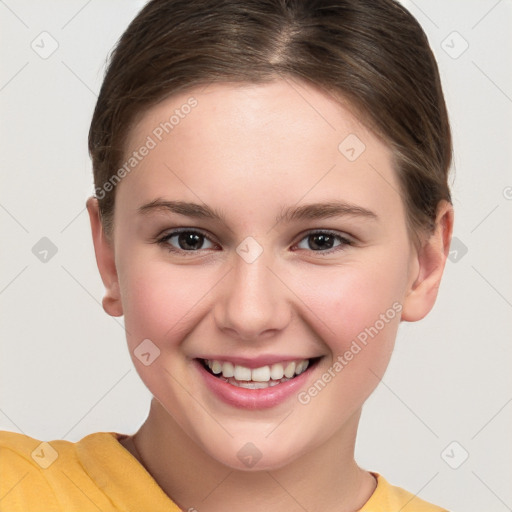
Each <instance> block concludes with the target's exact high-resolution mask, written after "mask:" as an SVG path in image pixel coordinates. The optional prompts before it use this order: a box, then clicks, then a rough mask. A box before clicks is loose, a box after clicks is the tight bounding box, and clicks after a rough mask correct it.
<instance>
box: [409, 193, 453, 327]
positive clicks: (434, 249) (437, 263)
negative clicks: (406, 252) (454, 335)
mask: <svg viewBox="0 0 512 512" xmlns="http://www.w3.org/2000/svg"><path fill="white" fill-rule="evenodd" d="M452 232H453V207H452V205H451V204H450V203H449V202H448V201H441V202H440V203H439V205H438V208H437V216H436V227H435V231H434V233H432V235H431V236H430V237H429V238H428V239H427V240H425V242H424V243H423V245H422V246H421V248H420V249H418V252H417V254H416V261H415V265H414V267H415V271H417V272H416V275H415V276H414V278H413V279H412V280H411V281H412V282H411V284H410V286H409V289H408V291H407V295H406V297H405V299H404V301H403V310H402V320H404V321H406V322H416V321H418V320H421V319H422V318H423V317H425V316H426V315H427V314H428V313H429V312H430V310H431V309H432V308H433V307H434V303H435V301H436V298H437V292H438V290H439V286H440V284H441V278H442V276H443V271H444V267H445V264H446V259H447V257H448V253H449V250H450V243H451V239H452Z"/></svg>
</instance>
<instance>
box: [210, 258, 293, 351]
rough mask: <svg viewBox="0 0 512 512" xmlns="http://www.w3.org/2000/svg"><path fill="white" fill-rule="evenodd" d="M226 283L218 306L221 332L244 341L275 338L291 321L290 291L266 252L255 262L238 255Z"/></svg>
mask: <svg viewBox="0 0 512 512" xmlns="http://www.w3.org/2000/svg"><path fill="white" fill-rule="evenodd" d="M234 260H235V261H234V267H233V269H232V270H231V272H229V274H228V275H227V276H226V279H225V280H223V281H224V282H223V283H222V287H221V289H220V290H219V292H220V293H219V296H218V298H217V300H216V304H215V313H214V317H215V321H216V324H217V326H218V327H219V329H220V330H222V331H223V332H224V333H225V334H228V335H229V336H232V337H235V338H237V339H239V340H243V341H257V340H258V339H266V338H267V337H271V336H275V335H276V334H277V333H279V332H280V331H282V330H283V329H284V328H285V327H286V326H287V325H288V324H289V322H290V319H291V316H292V311H291V309H292V305H291V301H290V297H289V293H288V289H287V288H286V287H285V286H284V285H283V283H282V282H281V281H280V280H279V279H278V277H277V276H276V272H275V270H274V269H273V268H272V267H274V265H271V264H272V262H271V258H270V257H267V256H266V255H265V252H264V253H263V254H262V255H261V256H260V257H259V258H258V259H257V260H256V261H253V262H252V263H248V262H247V261H245V260H244V259H243V258H241V257H239V256H238V255H235V256H234Z"/></svg>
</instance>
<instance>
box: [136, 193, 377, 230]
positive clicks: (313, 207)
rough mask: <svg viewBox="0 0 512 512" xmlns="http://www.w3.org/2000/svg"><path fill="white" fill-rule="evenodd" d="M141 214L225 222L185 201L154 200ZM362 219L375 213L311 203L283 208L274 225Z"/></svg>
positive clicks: (348, 206) (217, 214) (333, 203)
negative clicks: (340, 218)
mask: <svg viewBox="0 0 512 512" xmlns="http://www.w3.org/2000/svg"><path fill="white" fill-rule="evenodd" d="M138 211H139V213H141V214H148V213H150V212H154V211H161V212H172V213H177V214H180V215H185V216H187V217H192V218H197V219H211V220H217V221H221V222H225V219H224V216H223V214H222V213H221V212H220V211H219V210H216V209H213V208H210V207H209V206H208V205H206V204H198V203H189V202H185V201H166V200H163V199H155V200H154V201H151V202H150V203H147V204H145V205H143V206H141V207H140V208H139V209H138ZM344 216H352V217H363V218H368V219H372V220H377V219H378V216H377V214H376V213H375V212H373V211H371V210H368V209H367V208H363V207H361V206H357V205H354V204H351V203H346V202H343V201H329V202H326V203H312V204H305V205H302V206H297V207H295V206H289V207H286V208H283V209H282V210H281V213H280V214H279V215H278V216H277V217H276V219H275V221H276V224H277V223H280V222H293V221H300V220H318V219H327V218H331V217H344Z"/></svg>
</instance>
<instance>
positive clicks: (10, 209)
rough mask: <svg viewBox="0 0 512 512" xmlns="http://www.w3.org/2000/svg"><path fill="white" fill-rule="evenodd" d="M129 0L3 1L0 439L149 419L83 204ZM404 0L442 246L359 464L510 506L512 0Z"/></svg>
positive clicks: (462, 497) (70, 434) (474, 500)
mask: <svg viewBox="0 0 512 512" xmlns="http://www.w3.org/2000/svg"><path fill="white" fill-rule="evenodd" d="M144 3H145V2H144V1H141V0H139V1H134V0H130V1H127V0H109V1H102V2H100V1H99V0H89V1H85V0H72V1H70V0H67V1H64V0H61V1H56V0H53V1H50V0H46V1H41V2H35V1H26V0H6V1H0V34H1V36H0V37H1V41H0V43H1V44H0V53H1V55H0V62H1V68H0V119H1V125H0V130H1V131H0V144H1V147H0V172H1V188H0V222H1V233H2V243H1V247H2V250H1V253H0V258H1V259H0V269H1V270H0V308H1V314H0V340H1V341H0V347H1V357H0V392H1V395H0V429H5V430H12V431H17V432H23V433H25V434H27V435H30V436H32V437H36V438H38V439H42V440H51V439H57V438H61V439H62V438H64V439H69V440H72V441H76V440H78V439H80V438H81V437H83V436H85V435H87V434H89V433H91V432H95V431H118V432H126V433H133V432H134V431H135V430H136V429H137V428H138V426H139V425H140V424H141V423H142V421H143V420H144V418H145V416H146V414H147V411H148V405H149V399H150V396H149V392H148V391H147V390H146V389H145V387H144V385H143V384H142V382H141V381H140V379H139V377H138V375H137V373H136V371H135V369H134V368H133V366H132V362H131V360H130V358H129V354H128V351H127V349H126V346H125V339H124V331H123V326H122V319H121V320H120V319H113V318H111V317H109V316H107V315H106V314H105V313H104V311H103V309H102V308H101V298H102V293H103V287H102V284H101V281H100V278H99V275H98V273H97V270H96V264H95V260H94V254H93V248H92V243H91V239H90V238H91V237H90V230H89V225H88V218H87V214H86V211H85V199H86V198H87V197H88V196H89V195H91V193H92V191H93V186H92V176H91V165H90V161H89V158H88V155H87V150H86V138H87V131H88V125H89V122H90V117H91V114H92V111H93V108H94V104H95V100H96V94H97V91H98V90H99V87H100V84H101V79H102V75H103V69H104V64H105V58H106V56H107V53H108V51H109V50H110V49H111V47H112V46H113V44H114V43H115V41H116V40H117V38H118V37H119V36H120V34H121V33H122V31H123V30H124V29H125V28H126V26H127V25H128V23H129V22H130V21H131V19H132V18H133V17H134V15H135V14H136V13H137V12H138V10H139V9H140V8H141V7H142V5H143V4H144ZM405 3H406V5H407V6H408V7H409V8H410V10H411V11H412V13H413V14H414V15H415V16H416V17H417V18H418V20H419V21H420V23H421V24H422V25H423V27H424V28H425V30H426V31H427V33H428V36H429V39H430V41H431V45H432V47H433V49H434V52H435V53H436V56H437V58H438V62H439V66H440V69H441V73H442V79H443V84H444V88H445V93H446V99H447V103H448V106H449V110H450V114H451V121H452V126H453V132H454V137H455V165H454V174H453V185H452V190H453V201H454V206H455V211H456V222H455V237H456V239H455V241H454V244H453V245H452V251H451V256H450V261H449V262H448V264H447V268H446V273H445V276H444V281H443V283H442V286H441V289H440V296H439V299H438V302H437V304H436V306H435V308H434V310H433V311H432V313H431V314H430V315H429V316H428V317H427V318H426V319H425V320H423V321H421V322H419V323H416V324H402V326H401V328H400V331H399V338H398V341H397V347H396V352H395V354H394V357H393V359H392V362H391V365H390V367H389V370H388V372H387V374H386V375H385V377H384V380H383V381H382V382H381V384H380V385H379V387H378V388H377V390H376V392H375V393H374V394H373V395H372V397H371V398H370V399H369V401H368V402H367V405H366V406H365V409H364V413H363V418H362V422H361V428H360V434H359V438H358V446H357V458H358V461H359V462H360V464H361V465H362V466H363V467H366V468H367V469H370V470H373V471H378V472H380V473H382V474H383V475H384V476H385V477H386V478H387V479H388V480H390V481H391V482H392V483H394V484H396V485H400V486H403V487H405V488H407V489H408V490H410V491H412V492H414V493H418V494H419V495H420V496H421V497H423V498H424V499H427V500H431V501H433V502H438V503H441V504H443V505H444V506H446V507H448V508H450V509H452V510H454V511H460V512H462V511H464V512H477V511H478V512H481V511H482V510H485V511H487V512H502V511H506V510H512V487H511V486H510V482H511V481H512V468H511V464H512V463H511V461H512V438H511V436H510V433H509V432H510V427H511V425H512V403H511V402H512V386H511V381H512V372H511V371H510V366H511V362H512V357H511V355H512V344H511V323H512V322H511V318H512V315H511V313H512V309H511V308H512V273H511V272H510V271H509V266H510V254H511V253H512V250H511V249H512V247H511V246H512V242H511V240H512V237H511V236H510V229H511V224H512V222H511V219H512V173H511V170H510V166H511V164H512V149H511V147H512V66H511V65H510V62H512V39H511V36H510V27H511V26H512V1H511V0H500V1H496V0H471V1H468V0H449V1H446V0H444V1H442V0H437V1H427V0H415V1H414V2H413V1H407V2H405ZM43 32H46V34H45V33H43ZM454 32H456V33H454ZM42 33H43V34H42ZM57 45H58V46H57ZM466 46H468V47H467V49H466ZM52 51H53V53H52ZM44 237H46V238H47V239H49V241H51V242H49V241H48V240H46V239H44V240H41V239H42V238H44ZM45 251H47V252H45ZM55 251H56V252H55ZM54 253H55V254H54ZM466 457H467V458H466ZM0 499H1V497H0Z"/></svg>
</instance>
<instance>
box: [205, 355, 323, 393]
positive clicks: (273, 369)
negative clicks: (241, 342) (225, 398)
mask: <svg viewBox="0 0 512 512" xmlns="http://www.w3.org/2000/svg"><path fill="white" fill-rule="evenodd" d="M320 359H321V357H315V358H311V359H297V360H295V361H286V362H283V363H275V364H272V365H267V366H261V367H259V368H247V367H245V366H241V365H235V364H233V363H231V362H230V361H219V360H216V359H199V361H200V362H201V364H202V365H203V367H204V368H205V370H206V371H207V372H209V373H210V374H211V375H213V376H214V377H217V378H218V379H221V380H223V381H224V382H228V383H229V384H231V385H233V386H237V387H241V388H245V389H264V388H268V387H273V386H277V385H278V384H282V383H283V382H287V381H289V380H292V379H294V378H296V377H297V376H299V375H301V374H302V373H304V372H306V371H307V370H311V368H313V367H314V366H315V365H316V364H317V362H318V361H319V360H320Z"/></svg>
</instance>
